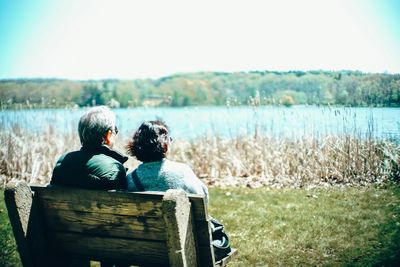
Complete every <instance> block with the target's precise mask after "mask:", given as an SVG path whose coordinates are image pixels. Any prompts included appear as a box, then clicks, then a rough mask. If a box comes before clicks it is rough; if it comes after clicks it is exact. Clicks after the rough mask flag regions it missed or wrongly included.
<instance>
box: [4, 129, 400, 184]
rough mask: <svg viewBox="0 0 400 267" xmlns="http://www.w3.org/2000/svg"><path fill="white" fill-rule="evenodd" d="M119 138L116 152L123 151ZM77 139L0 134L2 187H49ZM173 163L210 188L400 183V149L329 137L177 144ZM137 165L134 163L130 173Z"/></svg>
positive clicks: (70, 135)
mask: <svg viewBox="0 0 400 267" xmlns="http://www.w3.org/2000/svg"><path fill="white" fill-rule="evenodd" d="M125 143H126V140H125V139H124V138H123V137H120V139H119V141H118V143H117V144H116V148H117V149H118V150H122V151H123V150H124V146H125ZM79 147H80V145H79V139H78V136H77V134H76V133H68V134H60V133H59V132H57V131H55V129H53V128H52V127H48V128H47V129H45V130H44V131H42V132H41V133H31V132H28V131H26V130H23V129H22V128H21V127H19V126H18V125H16V126H14V127H13V128H12V129H11V130H8V131H0V182H1V183H2V184H3V185H4V184H5V183H6V182H7V181H8V180H10V179H12V178H16V179H23V180H26V181H28V182H31V183H42V184H43V183H47V182H49V180H50V177H51V173H52V170H53V167H54V165H55V162H56V160H57V158H58V157H59V156H60V155H61V154H63V153H65V152H67V151H71V150H74V149H79ZM169 157H170V158H171V159H175V160H178V161H182V162H186V163H189V164H190V165H191V166H192V167H193V169H194V171H195V173H196V174H197V175H198V176H199V177H200V178H201V179H203V180H204V181H206V182H207V183H208V184H209V185H215V186H248V187H261V186H269V187H274V188H282V187H290V188H299V187H314V186H318V187H321V186H329V185H354V184H368V183H383V182H385V181H388V180H399V175H400V147H399V146H398V145H396V144H395V143H393V142H390V141H385V140H381V141H378V140H374V139H372V138H370V139H360V138H355V137H351V136H325V137H322V138H319V139H316V138H311V137H310V138H305V137H304V138H301V139H297V140H292V139H287V138H284V139H281V138H274V137H267V136H263V135H260V134H254V135H252V136H250V137H249V136H242V137H236V138H231V139H224V138H221V137H218V136H205V137H201V138H197V139H193V140H191V141H182V140H181V141H180V140H177V141H175V142H174V143H173V145H172V148H171V151H170V154H169ZM138 164H139V162H138V161H136V160H134V159H130V161H129V162H128V163H127V164H126V167H128V168H130V169H133V168H135V167H136V166H137V165H138Z"/></svg>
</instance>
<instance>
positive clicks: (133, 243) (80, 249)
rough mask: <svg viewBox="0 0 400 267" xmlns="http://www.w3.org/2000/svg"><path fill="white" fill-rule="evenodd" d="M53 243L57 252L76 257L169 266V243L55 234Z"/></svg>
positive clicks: (52, 239) (52, 237)
mask: <svg viewBox="0 0 400 267" xmlns="http://www.w3.org/2000/svg"><path fill="white" fill-rule="evenodd" d="M49 239H50V241H51V242H52V245H53V247H54V248H55V249H61V250H62V251H65V252H67V253H70V254H71V256H75V257H85V258H91V259H94V260H121V261H128V262H130V263H131V264H143V263H147V264H149V263H150V264H157V265H163V264H168V255H167V247H166V243H165V242H156V241H141V240H131V239H123V238H106V237H93V236H88V235H83V234H77V233H74V234H72V233H61V232H53V233H52V234H51V236H49ZM115 257H117V259H116V258H115Z"/></svg>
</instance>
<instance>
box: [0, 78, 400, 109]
mask: <svg viewBox="0 0 400 267" xmlns="http://www.w3.org/2000/svg"><path fill="white" fill-rule="evenodd" d="M0 104H1V107H2V108H18V107H31V108H43V107H66V106H67V107H69V106H93V105H113V106H116V107H118V106H120V107H136V106H141V105H144V104H146V105H163V106H176V107H179V106H191V105H226V104H229V105H246V104H260V105H271V104H282V105H288V106H290V105H293V104H309V105H313V104H320V105H346V106H390V107H399V106H400V74H384V73H378V74H365V73H361V72H357V71H340V72H330V71H308V72H302V71H289V72H273V71H254V72H236V73H224V72H199V73H189V74H178V75H172V76H168V77H163V78H160V79H155V80H152V79H141V80H97V81H71V80H58V79H18V80H0Z"/></svg>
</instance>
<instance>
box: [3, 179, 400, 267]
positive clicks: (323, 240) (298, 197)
mask: <svg viewBox="0 0 400 267" xmlns="http://www.w3.org/2000/svg"><path fill="white" fill-rule="evenodd" d="M0 193H1V198H0V199H1V200H0V211H1V212H0V266H19V265H20V263H19V259H18V254H17V253H16V249H15V244H14V240H13V236H12V231H11V228H10V225H9V222H8V216H7V212H6V209H5V206H4V198H3V192H0ZM210 193H211V203H210V205H211V206H210V213H211V214H212V215H213V216H214V217H215V218H217V219H219V220H220V221H222V222H223V223H224V224H225V227H226V229H227V231H228V233H229V235H230V238H231V242H232V246H233V247H235V248H237V249H238V250H239V254H238V256H237V257H236V258H235V259H234V260H233V262H232V263H231V264H230V265H229V266H231V267H233V266H396V265H399V264H400V188H399V187H397V186H386V187H376V186H375V187H360V188H329V189H315V190H308V191H307V190H303V189H281V190H268V189H266V188H259V189H247V188H229V189H215V188H212V189H210Z"/></svg>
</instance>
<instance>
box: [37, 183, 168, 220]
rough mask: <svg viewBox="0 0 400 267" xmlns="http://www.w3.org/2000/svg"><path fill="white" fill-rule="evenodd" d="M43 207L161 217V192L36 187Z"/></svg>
mask: <svg viewBox="0 0 400 267" xmlns="http://www.w3.org/2000/svg"><path fill="white" fill-rule="evenodd" d="M33 190H34V191H35V193H36V194H37V195H38V197H39V198H40V199H41V204H42V205H44V208H49V209H61V210H76V211H86V212H98V213H107V214H120V215H129V216H142V217H159V218H161V217H162V212H161V200H162V197H163V195H162V194H139V193H123V192H112V193H110V192H106V191H94V190H84V189H75V188H74V189H73V190H71V188H60V187H57V188H45V187H34V188H33Z"/></svg>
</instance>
